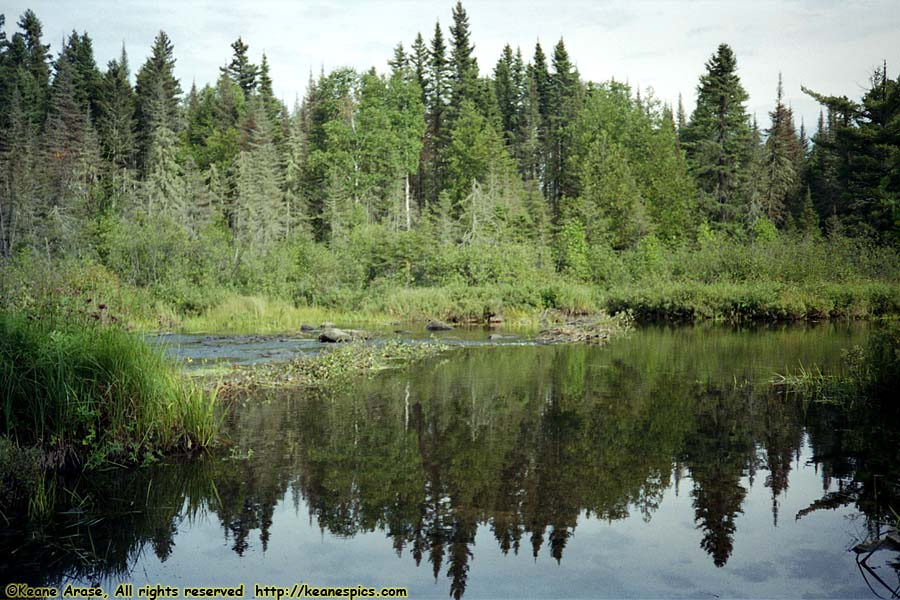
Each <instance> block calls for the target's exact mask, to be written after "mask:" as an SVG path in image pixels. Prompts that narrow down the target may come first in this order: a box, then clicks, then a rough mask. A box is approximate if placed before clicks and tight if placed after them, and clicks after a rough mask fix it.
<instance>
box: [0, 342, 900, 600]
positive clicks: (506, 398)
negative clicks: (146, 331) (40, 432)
mask: <svg viewBox="0 0 900 600" xmlns="http://www.w3.org/2000/svg"><path fill="white" fill-rule="evenodd" d="M865 337H866V330H865V329H860V328H848V327H842V326H832V325H825V326H820V327H815V328H778V329H756V330H734V329H728V328H706V327H698V328H677V329H666V328H659V329H643V330H640V331H638V332H636V333H635V334H634V335H633V336H632V337H631V338H630V339H627V340H624V341H620V342H616V343H614V344H612V345H611V346H609V347H606V348H593V347H585V346H527V345H511V346H504V347H479V346H469V347H462V348H458V349H455V350H453V351H452V352H451V353H450V354H448V355H447V356H445V357H442V358H439V359H437V360H434V361H431V362H428V363H425V364H420V365H417V366H415V367H412V368H409V369H407V370H402V371H394V372H388V373H383V374H382V375H380V376H378V377H376V378H374V379H371V380H364V381H354V382H352V383H349V384H347V385H345V386H344V389H342V390H340V391H337V392H333V393H317V394H310V393H304V394H276V395H269V396H261V397H256V398H251V399H247V400H246V401H244V402H241V403H240V405H238V406H236V407H235V409H234V410H233V411H232V413H231V414H230V415H229V416H228V418H227V420H226V423H225V427H226V429H227V434H228V437H229V439H230V441H231V444H232V446H231V448H230V449H229V450H228V451H226V452H225V453H224V454H223V455H216V456H207V457H205V458H203V459H202V460H197V461H193V462H191V463H189V464H174V463H169V464H163V465H158V466H156V467H153V468H149V469H141V470H136V471H130V472H127V473H125V474H123V473H122V472H111V473H101V474H99V475H92V476H91V477H90V478H87V477H84V478H82V479H81V480H80V481H67V482H65V487H66V488H67V490H68V491H66V492H65V493H59V496H60V497H61V500H60V509H59V512H60V513H62V512H63V511H68V512H66V513H65V514H58V515H57V516H56V517H55V518H54V519H53V521H52V522H51V523H49V524H44V525H43V526H42V527H37V526H26V525H25V524H24V523H14V524H12V525H11V526H8V527H6V528H5V529H4V530H3V537H2V538H0V557H2V558H0V568H2V569H3V570H5V571H6V575H5V576H4V577H3V578H4V579H6V580H10V579H15V580H18V581H29V582H32V583H47V584H54V585H55V584H58V583H59V582H61V581H70V580H75V581H79V582H83V583H91V582H99V583H102V584H105V585H106V586H110V587H111V586H112V585H114V584H115V583H118V582H133V583H135V584H136V586H135V587H136V588H137V587H138V586H140V585H143V584H144V583H157V582H162V583H164V584H166V583H167V584H171V585H175V586H187V585H212V584H218V585H236V584H239V583H245V584H248V585H250V586H251V588H252V584H253V583H254V582H260V583H269V584H278V585H287V584H291V583H294V582H298V581H303V582H309V583H310V584H313V585H319V586H326V585H331V586H355V585H357V584H363V585H366V586H373V587H382V586H404V587H407V588H409V591H410V597H412V598H426V597H432V598H446V597H448V596H455V597H461V596H465V597H466V598H485V597H487V598H523V597H541V598H543V597H548V598H549V597H567V598H571V597H583V598H596V597H709V598H714V597H720V596H721V597H767V598H798V597H860V598H862V597H875V596H874V595H873V592H872V590H871V589H870V587H869V586H870V585H872V586H873V588H874V589H875V591H877V592H879V593H880V594H881V595H882V596H885V597H889V596H890V591H887V590H886V588H884V587H882V586H881V584H879V583H878V581H877V580H876V579H875V578H874V576H873V573H874V575H877V576H878V577H880V578H881V579H882V581H884V582H885V583H886V584H888V585H890V586H894V587H896V586H898V584H900V579H898V567H897V566H896V563H897V562H898V559H900V554H898V553H897V552H892V551H881V552H878V553H876V554H874V555H873V556H872V557H871V558H870V559H869V561H868V563H867V564H868V565H869V566H870V567H873V570H872V571H871V572H870V571H867V570H865V569H862V568H860V567H859V566H858V564H857V561H856V555H855V554H854V553H852V552H850V551H849V549H850V548H852V547H853V546H855V545H856V544H857V543H859V542H860V541H862V540H864V539H866V538H867V537H870V536H873V535H877V534H879V533H881V532H882V531H883V530H884V529H885V527H886V525H887V524H888V523H889V522H890V519H891V518H892V517H891V512H890V509H891V507H893V509H894V510H898V511H900V499H898V482H900V475H898V474H900V465H898V463H900V456H898V441H900V435H898V432H900V424H898V423H897V422H896V421H894V420H891V419H886V418H884V416H883V415H880V414H877V413H870V412H866V411H861V412H858V413H854V414H853V415H847V414H845V413H842V412H841V411H839V410H837V409H836V408H834V407H830V406H822V405H817V404H810V403H808V402H806V401H804V399H802V398H790V397H785V396H784V395H782V394H781V393H779V391H778V390H777V389H776V388H775V387H773V386H771V385H770V384H769V380H770V379H771V377H772V375H773V374H775V373H776V372H783V371H784V370H785V369H786V368H788V367H790V368H793V367H796V366H798V365H799V364H803V365H812V364H817V365H820V366H821V368H822V369H823V370H825V371H834V370H836V369H838V368H839V365H840V358H841V350H842V349H843V348H847V347H850V346H852V345H854V344H857V343H863V342H864V340H865ZM190 343H194V342H190ZM62 487H63V484H62V483H61V484H60V488H61V489H62ZM73 506H74V507H76V509H75V510H71V509H72V507H73ZM894 521H896V519H894ZM35 536H36V537H35ZM891 562H894V563H895V566H892V565H891V564H890V563H891ZM11 574H14V575H11ZM251 592H252V589H251Z"/></svg>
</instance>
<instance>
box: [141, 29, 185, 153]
mask: <svg viewBox="0 0 900 600" xmlns="http://www.w3.org/2000/svg"><path fill="white" fill-rule="evenodd" d="M180 96H181V84H180V83H179V82H178V80H177V79H176V78H175V56H174V53H173V47H172V42H171V41H170V40H169V36H168V35H166V33H165V32H164V31H160V32H159V34H157V36H156V39H155V40H154V41H153V48H152V49H151V51H150V57H149V58H148V59H147V62H145V63H144V65H143V66H142V67H141V68H140V70H138V73H137V77H136V85H135V119H136V121H137V138H138V148H139V163H140V164H142V165H144V166H145V167H146V161H147V157H148V155H149V151H150V146H151V144H152V143H153V139H154V137H155V136H156V130H157V129H158V128H159V127H165V128H167V129H169V130H170V131H173V132H178V131H180V129H181V127H180V118H179V117H180V106H179V104H180V100H179V97H180Z"/></svg>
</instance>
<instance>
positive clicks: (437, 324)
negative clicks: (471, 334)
mask: <svg viewBox="0 0 900 600" xmlns="http://www.w3.org/2000/svg"><path fill="white" fill-rule="evenodd" d="M425 329H427V330H428V331H451V330H452V329H453V326H452V325H448V324H446V323H444V322H443V321H428V325H426V326H425Z"/></svg>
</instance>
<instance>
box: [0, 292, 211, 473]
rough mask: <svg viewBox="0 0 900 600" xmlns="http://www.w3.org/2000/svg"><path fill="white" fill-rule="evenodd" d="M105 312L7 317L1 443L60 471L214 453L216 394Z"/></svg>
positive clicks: (1, 348) (1, 353)
mask: <svg viewBox="0 0 900 600" xmlns="http://www.w3.org/2000/svg"><path fill="white" fill-rule="evenodd" d="M105 310H106V309H105V308H104V307H101V306H98V307H97V309H96V311H95V312H92V313H90V314H89V315H88V316H87V318H80V317H79V315H78V313H77V312H73V311H72V310H71V309H69V308H67V307H66V306H65V305H61V306H59V308H58V310H57V311H55V312H51V311H47V310H45V311H44V312H43V313H42V314H41V316H40V317H34V316H30V318H28V319H26V318H25V317H24V316H21V315H16V314H12V313H7V312H4V313H2V316H0V340H2V344H0V389H3V390H4V392H3V397H2V399H0V401H2V406H3V413H2V414H3V423H2V426H3V433H4V435H6V436H8V437H12V438H14V439H15V440H16V441H17V443H18V444H20V445H24V446H31V445H35V446H37V447H39V448H41V449H42V450H43V451H44V452H45V453H47V455H48V461H49V462H50V463H51V464H56V465H60V466H61V465H65V464H70V463H73V462H74V463H79V462H83V463H85V464H87V465H88V466H97V465H99V464H102V463H104V462H106V461H109V460H114V461H132V462H134V461H139V460H141V459H142V458H143V456H144V455H145V454H147V453H155V452H168V451H172V450H175V449H190V448H192V447H202V446H205V445H207V444H209V443H210V441H211V440H212V436H213V432H214V429H215V421H214V411H215V393H214V392H213V393H212V395H210V392H206V391H203V390H201V389H199V388H196V387H194V386H192V385H191V384H188V383H186V382H184V381H183V380H182V379H181V377H180V375H179V374H178V372H177V370H176V369H175V367H174V366H173V365H172V364H170V363H169V362H168V360H167V359H166V358H165V356H164V355H163V353H162V351H161V350H159V349H152V348H150V346H148V345H147V344H146V343H145V342H143V341H142V340H140V339H139V338H137V337H135V336H134V335H132V334H129V333H126V332H125V331H123V330H121V329H119V328H117V327H115V326H111V325H106V324H103V321H104V320H105V318H104V312H105Z"/></svg>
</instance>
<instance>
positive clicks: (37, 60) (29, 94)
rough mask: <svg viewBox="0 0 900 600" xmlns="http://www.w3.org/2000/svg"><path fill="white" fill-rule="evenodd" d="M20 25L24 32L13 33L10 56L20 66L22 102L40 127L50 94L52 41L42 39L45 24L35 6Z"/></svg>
mask: <svg viewBox="0 0 900 600" xmlns="http://www.w3.org/2000/svg"><path fill="white" fill-rule="evenodd" d="M18 25H19V29H21V33H16V34H15V35H14V36H13V39H12V44H11V46H12V47H11V49H10V54H11V56H10V58H11V60H12V61H13V64H14V65H15V67H16V68H17V80H18V81H17V83H18V87H19V93H20V94H21V98H22V105H23V107H25V110H26V112H27V114H28V117H29V120H30V121H31V123H32V124H33V125H35V126H37V127H40V126H42V125H43V124H44V120H45V118H46V115H47V106H48V102H49V97H50V62H51V60H50V44H44V43H43V42H42V40H41V36H42V35H43V25H42V24H41V21H40V19H38V18H37V16H36V15H35V14H34V12H33V11H31V9H29V10H26V11H25V13H24V14H23V15H22V17H21V18H20V19H19V22H18ZM19 67H21V68H19Z"/></svg>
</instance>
